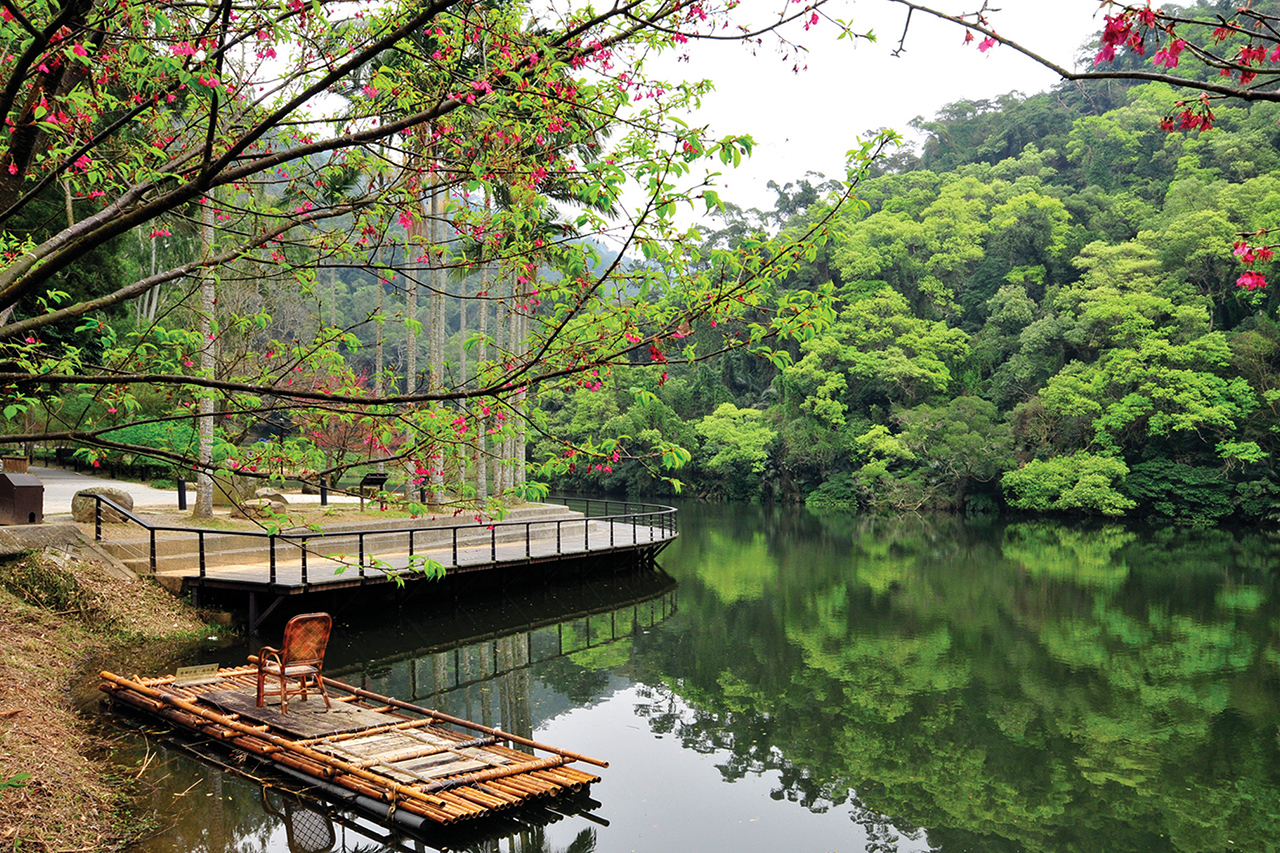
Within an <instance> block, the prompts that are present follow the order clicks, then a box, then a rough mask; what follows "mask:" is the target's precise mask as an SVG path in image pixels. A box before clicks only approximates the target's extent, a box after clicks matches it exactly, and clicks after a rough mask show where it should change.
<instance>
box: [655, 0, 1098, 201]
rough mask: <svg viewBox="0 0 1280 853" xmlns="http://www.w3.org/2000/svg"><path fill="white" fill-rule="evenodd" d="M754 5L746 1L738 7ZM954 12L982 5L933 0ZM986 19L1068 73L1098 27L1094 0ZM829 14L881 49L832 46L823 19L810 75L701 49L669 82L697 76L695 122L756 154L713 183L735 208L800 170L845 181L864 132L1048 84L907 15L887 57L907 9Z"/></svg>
mask: <svg viewBox="0 0 1280 853" xmlns="http://www.w3.org/2000/svg"><path fill="white" fill-rule="evenodd" d="M760 2H761V0H745V4H753V3H760ZM938 5H939V6H941V7H943V8H944V9H946V10H949V11H951V12H953V13H961V12H964V11H968V10H971V9H973V8H976V7H977V6H979V5H981V3H980V2H979V0H967V3H963V4H962V3H958V2H956V0H938ZM992 5H993V6H998V7H999V9H1000V11H998V12H996V13H993V14H992V15H991V22H992V25H993V27H994V28H995V30H996V32H998V33H1000V34H1001V35H1002V36H1005V37H1008V38H1010V39H1012V40H1013V41H1016V42H1019V43H1021V44H1023V45H1024V46H1026V47H1028V48H1031V49H1033V50H1035V51H1037V52H1038V53H1040V54H1041V55H1043V56H1045V57H1046V58H1048V59H1051V60H1053V61H1055V62H1057V63H1059V64H1061V65H1064V66H1066V67H1070V66H1071V65H1072V64H1073V60H1074V57H1075V55H1076V53H1077V48H1078V47H1079V46H1080V44H1081V43H1082V42H1083V41H1085V40H1086V39H1087V38H1089V37H1090V36H1092V35H1095V34H1096V33H1097V32H1098V31H1100V30H1101V28H1102V23H1103V22H1102V16H1101V15H1100V14H1096V13H1097V12H1098V8H1099V3H1098V2H1097V0H1002V2H994V3H992ZM835 14H837V15H839V16H841V17H844V18H846V19H851V20H852V23H853V25H854V27H855V29H857V30H858V31H859V32H865V31H867V30H868V29H870V30H873V31H874V32H875V34H876V36H877V39H878V41H877V42H876V43H875V44H870V43H867V42H865V41H861V40H859V41H858V42H857V43H856V45H855V44H852V43H851V42H849V41H848V40H845V41H837V40H836V35H837V32H836V28H835V27H834V25H832V24H830V23H829V22H826V21H823V22H821V23H820V24H819V25H818V26H816V27H814V28H813V29H811V30H810V31H809V32H807V33H805V32H803V31H799V32H798V35H799V36H801V37H803V38H802V41H803V43H804V44H805V45H806V46H807V47H808V48H809V52H808V54H807V55H806V56H805V59H806V60H807V65H808V70H807V71H801V72H800V73H799V74H798V75H797V74H793V73H792V72H791V67H792V64H793V62H794V59H793V60H788V61H784V60H783V59H781V58H780V56H778V54H777V52H776V51H775V50H774V48H773V47H772V46H771V45H768V44H766V46H764V47H761V48H760V49H759V50H758V54H757V55H756V56H752V55H751V53H750V51H749V50H747V49H746V48H744V47H743V46H742V45H740V44H735V43H700V44H697V45H695V46H693V47H694V49H692V50H690V51H689V59H690V61H689V62H688V63H687V64H684V63H682V64H680V65H679V66H676V69H677V70H675V71H672V72H671V75H670V76H682V77H684V78H685V79H696V78H701V77H707V78H710V79H711V80H713V81H714V82H715V85H716V91H715V92H714V93H712V94H711V95H710V96H708V97H707V98H706V99H705V100H704V102H703V110H702V111H701V112H700V113H699V114H698V116H697V117H696V119H695V121H696V123H697V124H707V125H710V126H711V128H712V129H713V130H714V131H716V132H717V133H722V134H723V133H745V134H750V135H751V136H752V137H754V138H755V140H756V143H757V147H756V149H755V154H754V155H753V156H752V158H751V161H750V162H749V163H748V164H745V165H744V166H743V167H741V168H739V169H736V170H729V171H727V172H726V173H725V174H724V176H723V177H722V178H721V179H720V182H721V184H722V186H723V187H724V191H723V192H722V196H723V197H724V198H725V199H726V200H729V201H734V202H735V203H738V204H740V205H742V206H744V207H752V206H755V207H762V208H771V207H772V206H773V199H774V196H773V194H772V192H770V191H769V190H767V189H766V188H765V184H766V183H767V182H768V181H769V180H771V179H772V180H775V181H777V182H778V183H779V184H785V183H786V182H787V181H790V180H794V179H797V178H801V177H803V176H804V174H805V172H806V171H814V172H822V173H824V174H825V175H826V176H827V177H843V176H844V161H845V152H846V151H848V150H849V149H850V148H853V147H854V139H855V137H857V136H860V135H864V134H865V132H866V131H868V130H871V129H875V128H880V127H891V128H893V129H895V130H898V131H901V132H903V133H905V134H908V135H910V128H909V127H908V126H907V125H908V123H909V122H910V121H911V120H912V119H913V118H915V117H916V116H924V117H925V118H926V119H929V118H932V117H933V116H934V114H935V113H936V112H937V110H938V109H939V108H940V107H942V106H943V105H945V104H948V103H951V102H953V101H957V100H960V99H964V98H967V99H970V100H979V99H983V98H991V97H994V96H996V95H1000V94H1004V93H1005V92H1010V91H1020V92H1023V93H1024V94H1033V93H1035V92H1039V91H1043V90H1044V89H1047V88H1048V87H1049V86H1051V85H1052V84H1053V83H1054V82H1055V81H1056V79H1057V78H1056V77H1055V75H1053V74H1052V73H1051V72H1049V71H1047V70H1045V69H1044V68H1042V67H1040V66H1039V65H1037V64H1035V63H1034V62H1032V61H1031V60H1030V59H1027V58H1024V57H1022V56H1021V55H1018V54H1016V53H1015V52H1014V51H1012V50H1010V49H1009V48H1007V47H1004V46H997V47H995V48H993V49H992V50H989V51H987V52H986V53H980V52H979V51H978V50H977V46H976V45H977V42H976V41H975V42H974V43H973V44H971V45H968V46H965V45H964V44H963V38H964V31H963V30H962V29H960V28H959V27H957V26H955V25H954V24H950V23H947V22H944V21H939V20H937V19H935V18H929V17H926V16H923V15H919V14H917V15H915V16H914V17H913V18H912V21H911V28H910V31H909V32H908V34H907V42H906V51H905V53H904V54H903V55H902V56H898V57H894V56H892V55H891V54H892V51H893V50H894V48H895V47H897V45H898V41H899V38H900V37H901V35H902V28H903V23H904V21H905V19H906V10H905V9H904V8H902V7H901V6H897V5H895V4H892V3H885V2H880V0H860V2H856V3H841V4H839V9H838V10H837V11H836V12H835Z"/></svg>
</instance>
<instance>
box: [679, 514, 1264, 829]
mask: <svg viewBox="0 0 1280 853" xmlns="http://www.w3.org/2000/svg"><path fill="white" fill-rule="evenodd" d="M771 512H772V511H770V510H761V514H762V516H764V517H763V518H762V519H761V523H760V524H759V525H750V524H748V525H742V527H741V528H739V527H738V526H737V525H732V526H727V525H725V524H723V521H722V520H721V519H719V518H717V517H716V516H715V515H714V514H711V515H710V516H709V517H708V518H707V520H706V523H707V525H708V526H709V527H710V530H709V531H708V533H707V534H706V535H704V536H702V537H700V539H699V541H698V542H697V543H686V542H682V543H680V545H679V547H680V548H682V549H683V548H685V547H686V545H689V544H691V545H692V547H693V549H694V550H696V552H697V556H696V558H694V559H692V560H689V561H688V562H685V560H686V554H687V553H688V552H687V551H685V550H681V551H677V553H676V554H674V555H673V556H672V558H671V560H670V564H671V565H679V566H680V567H681V569H680V570H679V571H677V572H676V574H677V577H678V578H679V579H680V581H681V584H682V587H681V590H682V597H681V601H682V608H683V610H684V612H685V615H687V616H688V618H690V619H691V620H694V621H697V622H698V623H699V624H708V623H712V622H716V623H718V624H721V625H724V626H726V629H725V630H723V631H720V630H715V629H713V630H709V631H700V632H699V636H700V642H699V653H698V655H697V656H696V657H693V658H690V656H689V655H687V654H686V653H685V652H684V651H682V650H681V649H679V648H677V644H676V642H675V641H674V640H672V641H671V642H670V643H669V644H668V648H666V649H664V650H662V651H661V652H659V656H658V659H656V660H655V661H654V662H653V666H654V668H655V670H658V671H661V672H663V673H664V674H665V675H666V677H667V680H668V683H671V684H674V685H677V687H676V692H677V693H679V695H681V696H684V697H686V698H691V699H693V700H694V702H695V704H696V705H697V707H698V708H699V711H700V712H699V714H698V715H697V718H696V719H695V720H693V721H682V722H677V723H676V724H675V725H674V731H675V733H676V734H677V736H679V737H680V738H681V739H682V740H683V741H685V742H686V743H687V745H688V747H689V748H691V749H704V748H707V747H708V746H709V745H710V744H711V743H714V746H715V747H716V748H719V749H724V750H727V751H729V752H730V753H731V754H732V756H733V759H732V760H731V761H729V762H726V764H725V765H724V774H725V776H726V778H733V777H735V776H737V775H739V774H742V773H761V772H765V771H766V770H769V769H777V770H778V771H779V772H780V773H781V777H780V778H781V787H780V789H779V791H778V793H779V795H780V796H783V797H785V798H787V799H792V800H795V801H796V802H798V803H800V804H802V805H805V806H807V807H809V808H812V809H824V810H825V809H830V808H832V807H834V806H836V805H840V804H844V803H850V804H852V805H853V806H854V808H855V812H856V808H857V807H858V806H859V805H860V804H865V805H868V806H870V807H871V808H872V809H874V810H875V811H877V812H881V813H887V814H890V815H894V816H895V819H896V820H897V821H898V822H899V825H915V826H924V827H927V828H928V838H929V841H930V843H931V844H932V845H934V846H936V847H939V848H941V849H943V850H948V851H950V850H969V849H981V850H992V849H1008V850H1044V851H1061V850H1067V849H1072V850H1076V849H1079V850H1093V849H1097V850H1104V849H1105V850H1109V851H1114V850H1134V851H1147V850H1186V851H1199V850H1222V849H1233V848H1237V847H1239V848H1242V849H1272V848H1273V845H1274V844H1275V839H1276V838H1277V837H1280V784H1278V783H1280V775H1278V770H1280V762H1278V761H1277V759H1278V758H1280V754H1278V752H1280V751H1278V749H1277V737H1276V732H1277V723H1280V708H1278V707H1277V698H1276V697H1277V694H1276V687H1277V685H1278V679H1277V665H1278V663H1280V640H1278V637H1277V628H1278V627H1280V620H1278V619H1277V613H1278V612H1280V610H1278V608H1277V599H1276V595H1275V576H1274V572H1273V571H1272V567H1273V566H1275V565H1276V564H1277V563H1276V559H1275V558H1276V556H1277V550H1280V549H1277V543H1276V541H1275V540H1274V539H1272V538H1269V537H1264V536H1258V535H1249V534H1239V533H1238V532H1230V531H1186V532H1181V531H1167V530H1166V531H1154V532H1152V531H1143V530H1140V529H1125V528H1120V527H1114V526H1109V527H1100V528H1088V529H1085V528H1074V527H1064V526H1061V525H1048V524H1014V525H1009V526H1007V527H999V526H985V527H974V526H970V525H966V524H964V523H963V522H961V521H958V520H954V519H944V520H924V519H899V520H887V519H872V520H866V519H857V518H849V517H845V518H838V517H831V516H828V517H807V518H801V519H796V520H794V522H793V527H792V529H793V534H792V535H791V536H787V537H783V538H781V539H779V538H778V537H775V536H765V537H761V536H759V535H757V534H755V533H749V532H742V531H743V529H744V528H746V529H751V528H756V529H768V528H769V527H770V525H771V524H776V523H777V521H778V520H777V518H776V516H775V517H770V515H771ZM690 521H691V520H690V519H689V518H687V517H686V518H684V519H682V524H683V525H685V526H684V527H683V528H682V529H684V530H686V531H687V530H689V529H690V527H691V526H695V525H691V524H690ZM840 545H843V546H844V547H843V549H841V548H840ZM841 550H843V553H839V552H840V551H841ZM727 562H732V563H735V564H736V565H737V566H752V567H756V568H753V569H752V570H751V578H752V581H751V583H750V585H747V584H744V583H742V581H741V578H742V577H743V573H742V572H741V571H740V570H735V571H733V572H726V571H724V570H722V569H721V568H720V566H721V565H723V564H725V563H727ZM769 565H772V566H773V567H774V570H773V573H772V574H770V573H768V572H767V571H764V570H762V569H761V568H759V567H764V566H769ZM726 590H728V592H726ZM744 590H747V591H748V592H744ZM744 636H749V637H750V641H749V642H746V643H742V642H737V641H736V640H735V638H741V637H744ZM654 716H655V730H667V729H669V728H672V724H671V723H670V722H669V721H668V720H667V719H665V718H664V717H663V716H662V714H661V713H658V712H657V711H656V709H655V713H654Z"/></svg>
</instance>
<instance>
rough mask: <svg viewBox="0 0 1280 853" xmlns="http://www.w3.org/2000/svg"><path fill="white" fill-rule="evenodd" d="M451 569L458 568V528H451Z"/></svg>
mask: <svg viewBox="0 0 1280 853" xmlns="http://www.w3.org/2000/svg"><path fill="white" fill-rule="evenodd" d="M453 567H454V568H455V569H456V568H457V567H458V528H456V527H455V528H453Z"/></svg>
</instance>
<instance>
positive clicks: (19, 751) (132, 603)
mask: <svg viewBox="0 0 1280 853" xmlns="http://www.w3.org/2000/svg"><path fill="white" fill-rule="evenodd" d="M204 631H205V626H204V623H203V620H202V619H201V618H200V617H199V615H198V614H197V613H196V612H195V611H194V610H192V609H191V608H190V607H188V606H187V605H185V604H184V603H183V602H181V601H179V600H177V599H175V598H174V597H173V596H171V595H170V594H169V593H167V592H165V591H164V590H163V589H161V587H160V586H159V585H158V584H156V583H154V582H152V581H151V580H149V579H143V578H134V577H125V576H123V574H122V573H119V572H112V571H110V570H109V569H108V567H106V566H104V565H101V564H99V563H96V562H94V561H93V560H92V559H86V558H85V556H84V555H77V554H71V553H67V552H63V551H57V550H52V549H51V550H46V551H43V552H40V553H37V554H28V555H25V556H22V557H19V558H15V559H11V560H8V561H6V562H3V563H0V768H3V769H0V786H4V785H5V783H6V782H9V781H12V782H13V783H14V784H11V785H9V786H8V787H0V851H9V850H12V851H18V850H21V851H24V853H28V851H50V853H52V851H70V850H110V849H113V848H118V847H119V846H121V845H123V844H124V843H126V842H127V841H128V839H129V837H130V835H131V834H134V833H136V832H138V831H139V830H140V829H142V827H139V826H137V825H136V824H132V823H130V824H126V822H125V821H124V819H123V817H122V815H123V814H124V812H125V810H126V809H127V808H128V807H129V802H128V800H127V797H128V785H126V784H123V782H122V780H121V779H119V778H118V777H117V776H115V775H114V774H115V768H114V767H113V766H112V765H111V764H110V762H109V761H107V760H106V759H105V758H104V757H103V756H104V755H105V750H104V748H103V746H104V744H103V743H102V740H101V738H100V736H99V735H97V734H96V726H95V725H94V724H93V722H92V721H91V720H89V719H86V718H85V717H83V716H82V715H81V714H79V713H78V712H77V697H76V695H75V691H76V689H77V688H78V686H79V685H81V684H82V683H83V682H84V680H85V675H86V673H87V672H89V671H90V670H96V667H97V666H98V665H100V664H101V663H102V662H103V661H105V660H107V659H108V658H109V657H111V656H112V655H113V654H116V655H118V654H119V653H121V652H122V651H124V650H125V649H128V650H129V651H130V661H131V663H132V662H133V661H134V652H135V650H136V651H139V652H141V654H142V655H143V656H144V657H150V656H155V657H156V658H157V659H160V658H163V657H165V656H167V655H171V654H173V653H174V652H175V651H177V650H180V649H181V648H183V647H185V646H187V645H189V644H191V643H193V642H195V641H196V640H198V639H199V638H200V637H201V636H203V634H204Z"/></svg>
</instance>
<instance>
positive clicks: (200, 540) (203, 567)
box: [196, 530, 208, 577]
mask: <svg viewBox="0 0 1280 853" xmlns="http://www.w3.org/2000/svg"><path fill="white" fill-rule="evenodd" d="M196 539H197V542H196V545H197V547H198V548H199V549H200V577H204V576H205V574H206V573H207V572H208V569H207V567H206V565H205V560H204V531H203V530H201V531H200V532H199V533H197V534H196Z"/></svg>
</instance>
